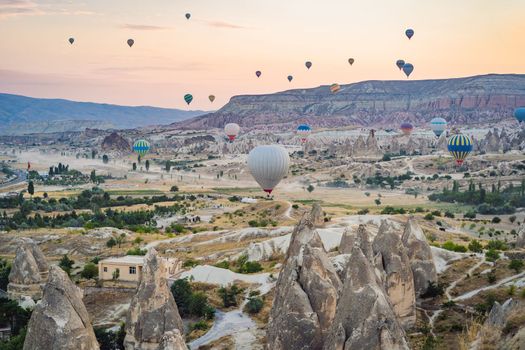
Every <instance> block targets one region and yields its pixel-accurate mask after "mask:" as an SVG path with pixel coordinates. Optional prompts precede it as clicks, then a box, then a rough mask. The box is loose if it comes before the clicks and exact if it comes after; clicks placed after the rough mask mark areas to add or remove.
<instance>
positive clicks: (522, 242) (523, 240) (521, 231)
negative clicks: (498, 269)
mask: <svg viewBox="0 0 525 350" xmlns="http://www.w3.org/2000/svg"><path fill="white" fill-rule="evenodd" d="M516 248H525V223H521V225H520V227H519V228H518V238H517V240H516Z"/></svg>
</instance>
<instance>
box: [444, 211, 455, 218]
mask: <svg viewBox="0 0 525 350" xmlns="http://www.w3.org/2000/svg"><path fill="white" fill-rule="evenodd" d="M445 217H446V218H451V219H454V218H455V217H456V216H455V215H454V213H452V212H450V211H448V210H447V211H446V212H445Z"/></svg>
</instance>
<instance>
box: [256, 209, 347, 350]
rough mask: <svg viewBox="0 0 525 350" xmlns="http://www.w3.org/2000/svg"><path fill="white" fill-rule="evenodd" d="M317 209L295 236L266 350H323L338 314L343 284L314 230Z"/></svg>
mask: <svg viewBox="0 0 525 350" xmlns="http://www.w3.org/2000/svg"><path fill="white" fill-rule="evenodd" d="M319 214H320V207H318V206H316V207H314V209H313V210H312V213H310V215H309V216H303V218H302V219H301V221H300V222H299V224H298V225H297V227H296V229H295V230H294V232H293V233H292V237H291V241H290V246H289V248H288V253H287V258H286V261H285V263H284V266H283V269H282V271H281V273H280V274H279V279H278V280H277V284H276V287H275V299H274V302H273V306H272V310H271V312H270V320H269V322H268V331H267V344H266V348H267V349H271V350H280V349H283V350H284V349H286V350H294V349H321V348H322V346H323V341H324V337H325V335H326V334H327V332H328V331H329V329H330V326H331V324H332V320H333V318H334V315H335V313H336V303H337V295H338V290H339V289H340V287H341V281H340V280H339V277H338V276H337V273H336V272H335V270H334V268H333V266H332V265H331V263H330V260H329V259H328V256H327V254H326V251H325V250H324V247H323V243H322V241H321V239H320V237H319V235H318V234H317V232H316V231H315V229H314V227H313V222H315V221H316V217H317V216H318V215H319Z"/></svg>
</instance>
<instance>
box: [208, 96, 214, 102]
mask: <svg viewBox="0 0 525 350" xmlns="http://www.w3.org/2000/svg"><path fill="white" fill-rule="evenodd" d="M208 99H209V100H210V102H212V103H213V101H215V95H210V96H208Z"/></svg>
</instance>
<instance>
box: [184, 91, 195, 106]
mask: <svg viewBox="0 0 525 350" xmlns="http://www.w3.org/2000/svg"><path fill="white" fill-rule="evenodd" d="M184 101H185V102H186V103H187V104H188V106H189V105H190V103H191V101H193V96H192V95H191V94H186V95H184Z"/></svg>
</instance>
